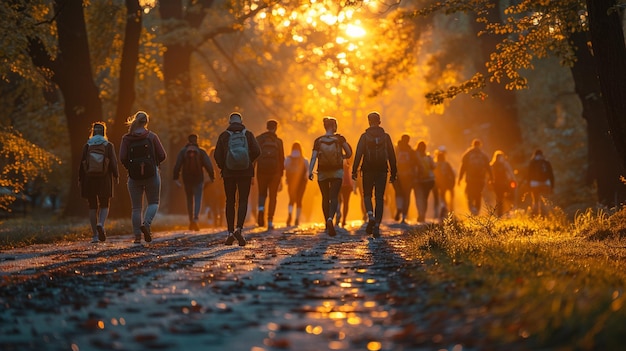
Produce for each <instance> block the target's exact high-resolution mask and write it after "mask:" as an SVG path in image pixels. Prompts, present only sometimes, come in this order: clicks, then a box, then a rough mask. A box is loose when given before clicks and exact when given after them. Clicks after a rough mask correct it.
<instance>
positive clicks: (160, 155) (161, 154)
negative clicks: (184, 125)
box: [150, 132, 167, 165]
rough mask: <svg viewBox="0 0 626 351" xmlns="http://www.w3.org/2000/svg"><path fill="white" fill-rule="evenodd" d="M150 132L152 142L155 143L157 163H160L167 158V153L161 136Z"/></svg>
mask: <svg viewBox="0 0 626 351" xmlns="http://www.w3.org/2000/svg"><path fill="white" fill-rule="evenodd" d="M150 134H152V144H153V145H154V154H155V155H154V157H156V161H157V164H158V165H160V164H161V162H163V161H165V159H166V158H167V153H166V152H165V148H164V147H163V144H161V139H159V136H158V135H157V134H156V133H154V132H150Z"/></svg>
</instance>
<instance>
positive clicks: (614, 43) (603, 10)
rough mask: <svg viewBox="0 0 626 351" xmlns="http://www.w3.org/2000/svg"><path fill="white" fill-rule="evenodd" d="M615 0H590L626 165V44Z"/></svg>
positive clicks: (614, 130) (605, 94) (612, 122)
mask: <svg viewBox="0 0 626 351" xmlns="http://www.w3.org/2000/svg"><path fill="white" fill-rule="evenodd" d="M613 6H615V1H611V0H587V10H588V12H589V28H590V32H591V41H592V48H593V54H594V55H593V56H594V58H595V60H596V65H597V67H598V78H599V81H600V89H601V91H602V98H603V100H604V102H605V104H606V109H607V110H606V112H607V120H608V124H609V130H610V134H611V138H612V140H613V143H614V145H615V149H616V150H617V153H618V155H619V157H620V161H621V162H622V166H624V167H626V118H625V117H624V116H626V80H625V79H624V77H626V44H624V32H623V29H622V22H621V18H620V15H619V12H618V11H617V10H616V9H615V8H613Z"/></svg>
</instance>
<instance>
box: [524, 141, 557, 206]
mask: <svg viewBox="0 0 626 351" xmlns="http://www.w3.org/2000/svg"><path fill="white" fill-rule="evenodd" d="M526 179H527V181H528V186H529V187H530V194H531V195H532V214H533V215H534V216H537V215H540V216H545V215H546V214H547V209H546V204H545V201H546V197H547V196H548V195H549V194H550V193H552V191H553V190H554V172H553V171H552V164H551V163H550V161H548V160H546V158H545V156H544V155H543V151H541V150H540V149H537V150H535V152H534V153H533V157H532V159H531V160H530V162H529V164H528V174H527V176H526Z"/></svg>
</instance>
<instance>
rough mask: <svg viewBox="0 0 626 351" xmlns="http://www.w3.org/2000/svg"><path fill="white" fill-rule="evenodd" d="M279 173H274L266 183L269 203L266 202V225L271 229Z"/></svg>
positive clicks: (278, 184)
mask: <svg viewBox="0 0 626 351" xmlns="http://www.w3.org/2000/svg"><path fill="white" fill-rule="evenodd" d="M280 178H281V175H280V174H274V175H273V176H272V177H271V178H270V180H269V183H268V190H269V203H268V204H267V206H268V209H267V226H268V229H272V227H273V221H274V213H276V198H277V197H278V187H279V186H280Z"/></svg>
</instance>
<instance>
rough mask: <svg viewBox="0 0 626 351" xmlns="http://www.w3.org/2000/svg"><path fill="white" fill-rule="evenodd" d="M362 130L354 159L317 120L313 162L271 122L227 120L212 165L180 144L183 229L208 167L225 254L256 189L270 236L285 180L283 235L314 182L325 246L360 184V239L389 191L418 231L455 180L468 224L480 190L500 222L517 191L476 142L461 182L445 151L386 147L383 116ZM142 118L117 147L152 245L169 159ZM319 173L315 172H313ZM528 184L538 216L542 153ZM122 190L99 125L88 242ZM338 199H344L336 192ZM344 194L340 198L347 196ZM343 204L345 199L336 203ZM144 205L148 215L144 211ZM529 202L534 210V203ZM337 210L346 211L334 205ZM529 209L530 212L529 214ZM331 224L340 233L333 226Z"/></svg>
mask: <svg viewBox="0 0 626 351" xmlns="http://www.w3.org/2000/svg"><path fill="white" fill-rule="evenodd" d="M367 120H368V123H369V127H368V128H367V129H366V130H365V131H364V132H363V133H362V134H361V135H360V137H359V139H358V142H357V145H356V152H354V158H353V150H352V147H351V145H350V144H349V143H348V141H347V140H346V138H345V137H344V136H342V135H341V134H339V133H338V132H337V131H338V123H337V120H336V119H335V118H333V117H324V118H323V120H322V122H323V125H324V130H325V133H324V134H323V135H321V136H319V137H317V138H315V140H314V142H313V151H312V154H311V158H310V162H309V160H307V159H306V158H305V157H304V154H303V150H302V145H301V144H300V142H298V141H296V142H294V143H293V144H292V146H291V152H290V154H289V155H287V156H285V154H284V145H283V141H282V139H281V138H279V137H278V135H277V129H278V122H277V121H275V120H269V121H267V123H266V131H264V132H263V133H261V134H259V135H258V136H256V137H255V136H254V134H253V133H252V132H251V131H250V130H248V129H247V128H246V127H245V125H244V124H243V118H242V115H241V114H240V113H238V112H234V113H231V114H230V116H229V121H228V122H229V124H228V127H227V128H226V130H224V131H223V132H221V133H220V134H219V136H218V139H217V142H216V144H215V147H214V148H213V149H212V150H211V154H212V155H209V154H208V153H207V152H206V150H205V149H203V148H201V147H200V146H199V145H198V136H197V135H195V134H191V135H189V136H188V142H187V144H186V145H185V146H184V147H183V148H182V149H181V150H180V151H179V153H178V155H177V158H176V164H175V166H174V170H173V180H174V182H175V183H176V184H177V185H178V186H179V187H182V188H184V192H185V195H186V200H187V203H186V204H187V212H188V216H189V229H190V230H199V225H198V221H199V214H200V210H201V207H202V195H203V186H204V184H205V178H204V173H205V172H206V173H207V174H208V178H209V179H208V181H209V182H210V183H213V182H215V180H216V175H215V169H214V167H213V161H214V162H215V165H217V168H219V170H220V177H219V179H220V181H221V182H223V192H224V194H225V209H224V212H225V217H226V226H227V230H228V236H227V238H226V241H225V244H226V245H232V244H233V243H234V242H235V241H237V243H238V245H240V246H244V245H246V240H245V238H244V237H243V234H242V231H243V227H244V223H245V220H246V216H247V212H248V199H249V195H250V190H251V186H252V184H253V179H254V180H255V181H256V185H257V187H258V203H257V204H256V205H257V224H258V226H260V227H264V226H267V228H268V229H269V230H271V229H273V228H274V215H275V213H276V202H277V201H276V200H277V193H278V192H279V190H280V188H281V187H282V177H283V175H284V176H285V179H286V184H287V192H288V196H289V201H288V216H287V221H286V223H287V226H290V225H291V223H292V222H293V223H294V224H295V225H299V223H300V217H301V213H302V202H303V196H304V192H305V188H306V184H307V181H309V180H310V181H312V180H313V179H314V175H315V174H317V183H318V185H319V189H320V193H321V197H322V204H321V205H322V206H321V207H322V213H323V215H324V222H325V230H326V232H327V234H328V235H329V236H335V235H336V229H335V223H333V219H335V218H337V222H339V218H341V215H340V214H341V213H342V212H343V223H344V224H345V218H346V215H347V202H348V197H349V193H350V191H352V188H353V187H354V184H355V182H356V181H357V180H358V178H359V177H360V178H361V179H360V184H361V188H362V202H363V203H362V205H363V208H364V211H365V220H366V228H365V231H366V233H367V234H369V235H372V236H373V237H374V238H377V237H380V223H381V221H382V219H383V209H384V207H385V204H384V199H385V191H386V189H387V185H388V184H389V183H391V184H392V185H393V188H394V190H395V202H396V213H395V216H394V218H395V219H396V220H397V221H401V222H403V223H404V222H406V218H407V214H408V209H409V204H410V202H411V199H410V196H411V192H414V194H415V203H416V205H417V212H418V218H417V220H418V222H424V221H425V220H426V211H427V207H428V199H429V196H430V194H431V193H432V194H433V199H434V206H435V216H436V217H439V218H443V217H445V216H446V215H447V213H448V212H450V211H453V204H454V187H455V180H456V183H457V184H460V182H461V180H462V179H463V178H465V181H466V185H467V186H466V195H467V200H468V207H469V209H470V211H471V213H472V214H474V215H477V214H478V213H479V212H480V207H481V199H482V192H483V188H484V187H485V182H486V181H487V180H489V181H490V182H491V183H492V184H493V187H494V193H495V195H496V208H497V209H498V215H502V213H503V212H501V211H502V210H501V208H503V202H504V199H505V196H506V194H507V193H509V192H510V189H511V187H512V186H513V187H514V186H515V181H514V179H515V178H514V174H513V171H512V168H511V167H510V165H509V164H508V162H507V161H506V156H505V155H504V153H503V152H501V151H496V153H494V157H493V160H492V161H490V160H489V158H488V156H487V155H486V154H485V153H484V152H483V151H482V150H481V146H482V144H481V142H480V141H479V140H477V139H476V140H474V141H473V142H472V146H471V148H470V149H468V150H467V151H466V152H465V153H464V155H463V157H462V162H461V167H460V170H459V176H458V179H457V177H456V175H455V172H454V169H453V168H452V166H451V165H450V163H449V162H448V160H447V158H446V150H445V148H443V147H440V148H439V149H437V151H436V155H435V158H434V159H433V157H432V156H431V155H430V154H429V153H428V152H427V145H426V143H425V142H424V141H420V142H419V143H418V144H417V148H416V149H413V148H412V147H411V146H410V136H409V135H408V134H404V135H402V136H401V138H400V140H399V141H398V142H397V145H396V147H395V148H394V145H393V143H392V140H391V137H390V136H389V134H388V133H386V132H385V130H384V129H383V128H382V127H381V122H382V121H381V115H380V114H379V113H378V112H371V113H369V114H368V116H367ZM148 123H149V116H148V114H147V113H146V112H143V111H138V112H137V113H135V114H134V115H133V116H131V117H130V118H129V119H128V121H127V125H128V132H127V133H126V134H125V135H124V136H123V137H122V141H121V145H120V149H119V161H120V162H121V164H122V165H123V166H124V168H126V170H127V171H128V182H127V187H128V193H129V195H130V199H131V207H132V214H131V221H132V228H133V235H134V242H135V243H141V239H142V235H143V239H144V240H145V241H146V242H150V241H151V240H152V232H151V224H152V221H153V220H154V217H155V215H156V213H157V210H158V207H159V198H160V190H161V176H160V171H159V166H160V164H161V163H162V162H163V161H164V160H165V159H166V157H167V155H166V152H165V149H164V147H163V145H162V144H161V141H160V140H159V137H158V135H157V134H155V133H154V132H152V131H150V130H149V129H148ZM350 160H353V161H352V164H350ZM316 166H317V167H316ZM181 174H182V183H181V182H180V178H181ZM528 181H529V184H530V187H531V190H532V189H536V190H533V191H532V195H533V210H534V211H536V212H540V211H542V210H543V208H541V207H540V202H541V197H542V196H545V195H546V194H547V193H548V192H549V191H550V190H551V189H552V188H553V187H554V175H553V174H552V168H551V165H550V163H549V162H548V161H546V160H545V158H543V154H542V152H541V151H540V150H537V151H536V152H535V154H534V155H533V159H532V161H531V163H530V166H529V171H528ZM114 183H119V168H118V162H117V157H116V154H115V148H114V145H113V144H112V143H111V142H110V141H108V140H107V136H106V124H105V123H104V122H96V123H94V124H93V125H92V130H91V135H90V138H89V139H88V141H87V143H86V144H85V146H84V148H83V155H82V161H81V164H80V167H79V185H80V188H81V195H82V196H83V197H84V198H86V199H87V201H88V204H89V220H90V224H91V229H92V233H93V240H92V242H99V241H105V240H106V232H105V221H106V219H107V216H108V207H109V202H110V198H111V197H112V196H113V184H114ZM342 189H343V190H342ZM346 192H347V194H345V193H346ZM342 194H344V195H343V196H342ZM144 198H145V199H146V200H147V206H145V207H144V206H143V205H144V204H143V200H144ZM535 198H536V201H535ZM341 202H343V205H344V206H343V209H341V208H340V203H341ZM535 206H537V207H536V208H535ZM337 224H338V223H337Z"/></svg>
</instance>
